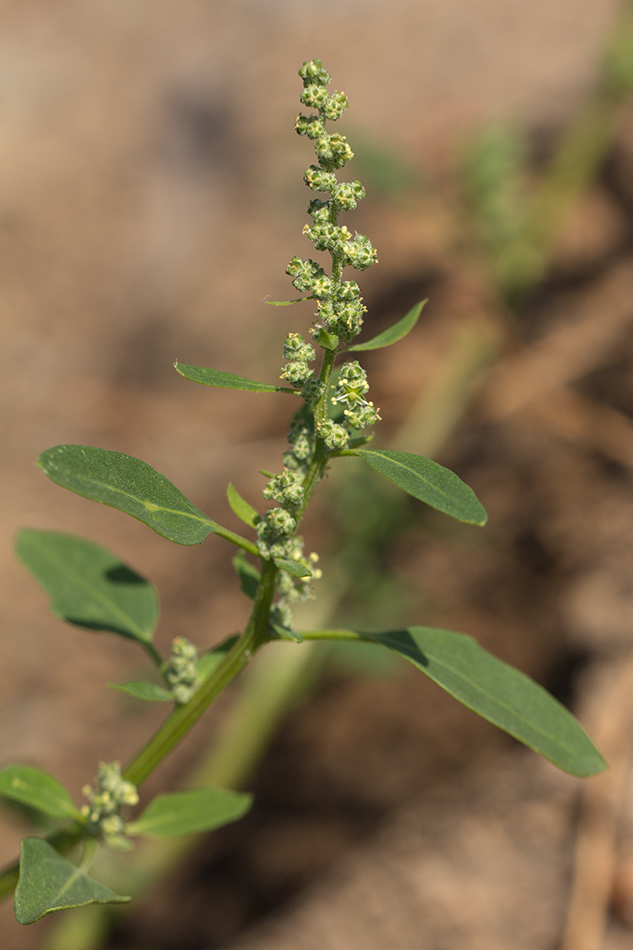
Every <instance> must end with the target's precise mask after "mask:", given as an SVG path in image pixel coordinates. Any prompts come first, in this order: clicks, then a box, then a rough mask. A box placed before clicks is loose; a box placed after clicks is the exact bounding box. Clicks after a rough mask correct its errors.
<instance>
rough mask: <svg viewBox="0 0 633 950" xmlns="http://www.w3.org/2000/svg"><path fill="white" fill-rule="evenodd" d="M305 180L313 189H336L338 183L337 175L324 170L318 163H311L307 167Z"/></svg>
mask: <svg viewBox="0 0 633 950" xmlns="http://www.w3.org/2000/svg"><path fill="white" fill-rule="evenodd" d="M303 180H304V181H305V183H306V185H307V186H308V188H311V189H312V191H334V189H335V188H336V184H337V182H336V175H334V174H332V172H327V171H324V170H323V169H322V168H319V167H318V165H310V167H309V168H306V170H305V173H304V175H303Z"/></svg>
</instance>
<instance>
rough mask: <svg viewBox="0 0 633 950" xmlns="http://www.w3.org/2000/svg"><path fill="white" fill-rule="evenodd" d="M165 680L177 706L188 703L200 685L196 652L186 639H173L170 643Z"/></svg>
mask: <svg viewBox="0 0 633 950" xmlns="http://www.w3.org/2000/svg"><path fill="white" fill-rule="evenodd" d="M165 680H166V681H167V684H168V686H169V691H170V693H171V695H172V696H173V698H174V702H176V703H177V704H178V705H184V703H188V702H189V700H190V699H191V697H192V696H193V694H194V693H195V691H196V690H197V689H198V687H199V685H200V674H199V673H198V651H197V650H196V648H195V646H194V645H193V643H191V642H190V641H189V640H187V638H186V637H175V638H174V640H173V642H172V645H171V656H170V658H169V660H168V662H167V665H166V666H165Z"/></svg>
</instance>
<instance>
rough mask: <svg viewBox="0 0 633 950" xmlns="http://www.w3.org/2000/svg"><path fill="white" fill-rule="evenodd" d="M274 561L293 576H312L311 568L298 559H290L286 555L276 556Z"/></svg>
mask: <svg viewBox="0 0 633 950" xmlns="http://www.w3.org/2000/svg"><path fill="white" fill-rule="evenodd" d="M274 561H275V564H276V565H277V567H278V568H280V569H281V570H282V571H286V573H287V574H292V576H293V577H312V571H311V570H310V568H309V567H306V566H305V564H299V563H298V561H290V560H288V559H287V558H285V557H276V558H274Z"/></svg>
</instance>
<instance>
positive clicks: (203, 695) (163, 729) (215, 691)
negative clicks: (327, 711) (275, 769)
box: [0, 561, 278, 899]
mask: <svg viewBox="0 0 633 950" xmlns="http://www.w3.org/2000/svg"><path fill="white" fill-rule="evenodd" d="M277 573H278V569H277V568H276V567H275V565H274V564H273V562H272V561H264V562H263V568H262V578H261V582H260V585H259V589H258V591H257V597H256V599H255V603H254V605H253V610H252V613H251V616H250V619H249V622H248V625H247V627H246V629H245V631H244V633H243V634H242V635H241V637H239V639H238V640H237V641H236V642H235V644H234V645H233V647H232V648H231V649H230V650H229V652H228V653H227V655H226V657H225V659H224V660H223V661H222V663H220V665H219V666H218V668H217V670H215V672H214V673H213V674H212V675H211V676H210V677H209V678H208V679H207V680H206V681H205V682H204V683H203V684H202V686H201V687H200V689H199V690H198V691H197V692H196V693H195V694H194V695H193V696H192V698H191V699H190V700H189V702H188V703H186V704H185V705H184V706H180V707H179V708H177V709H176V710H174V712H173V713H172V714H171V716H169V718H168V719H167V720H166V722H164V723H163V725H162V726H160V727H159V729H158V730H157V731H156V732H155V733H154V735H153V736H152V738H151V739H150V740H149V742H148V743H147V745H145V746H144V748H143V749H141V751H140V752H139V753H138V755H137V756H135V757H134V758H133V759H132V761H131V762H130V763H128V765H127V766H126V768H125V770H124V771H123V777H124V778H125V779H127V780H128V781H130V782H133V783H134V784H135V785H136V786H139V785H141V784H142V783H143V782H144V781H145V779H146V778H148V776H149V775H150V774H151V773H152V772H153V771H154V769H155V768H156V767H157V766H158V765H159V764H160V763H161V762H162V761H163V759H164V758H165V757H166V756H167V755H169V753H170V752H171V751H172V749H174V748H175V746H176V745H177V744H178V743H179V742H180V741H181V740H182V739H183V738H184V736H185V735H186V734H187V733H188V732H189V730H190V729H191V728H192V727H193V726H194V725H195V724H196V722H197V721H198V719H200V717H201V716H202V715H203V713H204V712H205V711H206V710H207V709H208V707H209V706H210V705H211V703H212V702H213V701H214V700H215V699H216V698H217V697H218V696H219V695H220V693H221V692H222V691H223V690H224V689H225V688H226V687H227V686H228V685H229V683H231V682H232V680H234V679H235V677H236V676H237V675H238V674H239V673H240V672H241V671H242V670H243V669H244V667H245V666H246V665H247V663H248V661H249V660H250V658H251V656H252V655H253V653H254V652H255V651H256V650H257V649H258V648H259V647H260V646H261V645H262V644H264V643H266V641H267V640H268V639H269V634H268V617H269V613H270V607H271V604H272V599H273V596H274V593H275V584H276V581H277ZM83 837H84V826H83V824H81V823H80V822H76V823H75V824H73V825H71V826H70V827H69V828H67V829H64V830H63V831H59V832H56V833H54V834H52V835H50V836H49V837H47V839H46V840H47V841H48V842H49V844H51V845H52V846H53V847H54V848H55V849H56V850H58V851H60V852H61V853H62V854H63V853H65V852H66V851H69V850H70V849H71V848H72V847H73V846H74V845H75V844H77V843H78V842H79V841H81V839H82V838H83ZM18 875H19V862H17V861H16V862H14V863H13V864H11V865H10V866H8V867H7V868H6V869H5V870H4V871H3V872H2V873H0V899H1V898H3V897H5V896H7V895H8V894H10V893H11V892H12V891H13V890H14V889H15V886H16V884H17V881H18Z"/></svg>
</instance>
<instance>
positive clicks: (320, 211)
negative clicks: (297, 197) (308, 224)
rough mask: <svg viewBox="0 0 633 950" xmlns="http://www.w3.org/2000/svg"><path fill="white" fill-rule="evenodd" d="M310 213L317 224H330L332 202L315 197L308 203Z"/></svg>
mask: <svg viewBox="0 0 633 950" xmlns="http://www.w3.org/2000/svg"><path fill="white" fill-rule="evenodd" d="M308 214H309V215H312V218H313V220H314V223H315V224H319V225H322V224H330V223H331V221H330V202H329V201H320V200H319V199H318V198H313V199H312V201H311V202H310V204H309V205H308Z"/></svg>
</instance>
